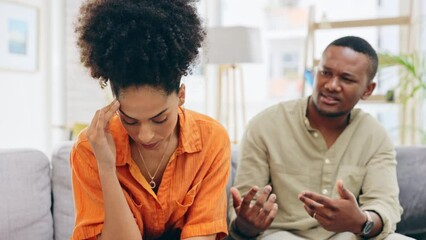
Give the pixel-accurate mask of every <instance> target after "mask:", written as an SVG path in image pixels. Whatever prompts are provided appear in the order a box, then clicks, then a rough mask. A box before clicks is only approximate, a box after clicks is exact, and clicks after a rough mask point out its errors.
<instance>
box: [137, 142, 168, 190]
mask: <svg viewBox="0 0 426 240" xmlns="http://www.w3.org/2000/svg"><path fill="white" fill-rule="evenodd" d="M170 138H171V136H170V137H169V140H168V141H167V145H166V149H164V153H163V156H162V157H161V161H160V163H159V164H158V167H157V170H155V173H154V175H151V173H150V172H149V170H148V167H147V166H146V164H145V159H143V156H142V153H141V150H140V149H139V146H136V148H137V149H138V152H139V155H140V156H141V160H142V163H143V166H144V167H145V169H146V171H147V172H148V175H149V178H151V181H150V182H149V185H150V186H151V188H152V189H154V188H155V187H156V186H157V184H156V183H155V181H154V178H155V176H157V173H158V170H159V169H160V166H161V163H162V162H163V160H164V156H166V152H167V148H168V147H169V143H170Z"/></svg>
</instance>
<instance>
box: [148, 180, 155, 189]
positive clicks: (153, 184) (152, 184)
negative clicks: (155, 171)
mask: <svg viewBox="0 0 426 240" xmlns="http://www.w3.org/2000/svg"><path fill="white" fill-rule="evenodd" d="M149 185H151V188H152V189H154V188H155V187H156V186H157V184H155V182H154V180H151V182H149Z"/></svg>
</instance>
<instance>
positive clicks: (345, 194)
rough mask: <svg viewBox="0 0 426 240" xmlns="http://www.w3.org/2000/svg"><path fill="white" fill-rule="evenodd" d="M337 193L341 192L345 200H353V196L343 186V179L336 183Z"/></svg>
mask: <svg viewBox="0 0 426 240" xmlns="http://www.w3.org/2000/svg"><path fill="white" fill-rule="evenodd" d="M336 188H337V191H338V192H339V195H340V197H341V198H343V199H352V198H353V197H352V194H351V192H349V190H347V189H346V188H345V187H344V186H343V181H342V180H341V179H339V180H337V183H336Z"/></svg>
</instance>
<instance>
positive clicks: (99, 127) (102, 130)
mask: <svg viewBox="0 0 426 240" xmlns="http://www.w3.org/2000/svg"><path fill="white" fill-rule="evenodd" d="M119 107H120V103H119V102H118V101H117V100H116V99H115V100H114V101H112V102H111V103H110V104H109V105H108V106H105V107H104V108H102V109H100V110H98V111H96V113H95V116H94V117H93V119H92V122H91V123H90V126H89V128H88V129H87V132H86V134H87V138H88V140H89V142H90V146H91V147H92V150H93V152H94V154H95V157H96V160H97V162H98V169H99V170H110V169H115V159H116V149H115V143H114V139H113V138H112V135H111V133H110V132H109V129H108V123H109V120H110V119H111V118H112V116H114V114H115V112H116V111H117V110H118V108H119Z"/></svg>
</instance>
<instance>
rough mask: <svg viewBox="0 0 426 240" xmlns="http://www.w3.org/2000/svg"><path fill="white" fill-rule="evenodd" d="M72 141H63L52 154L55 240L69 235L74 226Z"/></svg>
mask: <svg viewBox="0 0 426 240" xmlns="http://www.w3.org/2000/svg"><path fill="white" fill-rule="evenodd" d="M72 144H73V142H64V143H61V144H60V145H58V146H57V147H56V149H55V150H54V151H53V155H52V192H53V219H54V222H55V240H66V239H69V238H70V237H71V234H72V230H73V227H74V219H75V217H74V215H75V214H74V212H75V210H74V200H73V196H72V184H71V169H70V161H69V159H70V151H71V147H72Z"/></svg>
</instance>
